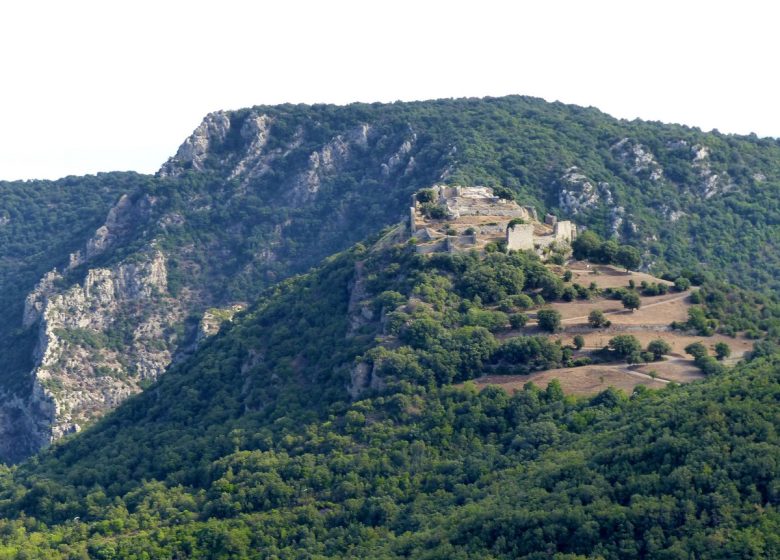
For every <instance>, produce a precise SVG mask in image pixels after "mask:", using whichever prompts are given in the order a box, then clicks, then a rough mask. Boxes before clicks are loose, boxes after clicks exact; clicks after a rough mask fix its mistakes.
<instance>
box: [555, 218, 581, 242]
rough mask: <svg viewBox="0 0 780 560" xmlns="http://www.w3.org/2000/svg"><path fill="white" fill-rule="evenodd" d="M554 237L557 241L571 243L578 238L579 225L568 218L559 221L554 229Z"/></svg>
mask: <svg viewBox="0 0 780 560" xmlns="http://www.w3.org/2000/svg"><path fill="white" fill-rule="evenodd" d="M553 237H555V240H556V241H566V242H567V243H571V242H572V241H574V240H575V239H576V238H577V226H576V225H574V223H573V222H570V221H568V220H564V221H562V222H557V223H556V224H555V227H554V229H553Z"/></svg>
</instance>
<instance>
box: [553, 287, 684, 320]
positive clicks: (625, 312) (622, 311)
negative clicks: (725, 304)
mask: <svg viewBox="0 0 780 560" xmlns="http://www.w3.org/2000/svg"><path fill="white" fill-rule="evenodd" d="M689 295H690V292H683V293H681V294H680V295H678V296H675V297H673V298H669V299H665V300H662V301H655V302H653V303H648V304H647V305H643V306H642V307H641V308H640V309H650V308H651V307H656V306H658V305H666V304H667V303H674V302H675V301H680V300H683V299H685V298H687V297H688V296H689ZM630 313H633V311H631V310H629V309H618V310H617V311H604V315H628V314H630ZM587 318H588V316H587V315H581V316H580V317H568V318H566V319H561V323H567V322H569V321H579V320H581V319H587Z"/></svg>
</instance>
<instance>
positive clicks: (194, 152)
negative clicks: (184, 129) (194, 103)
mask: <svg viewBox="0 0 780 560" xmlns="http://www.w3.org/2000/svg"><path fill="white" fill-rule="evenodd" d="M229 131H230V117H229V116H228V114H227V113H226V112H224V111H216V112H214V113H209V114H208V115H206V118H204V119H203V122H202V123H200V125H199V126H198V128H196V129H195V131H194V132H193V133H192V134H191V135H190V137H189V138H187V139H186V140H185V141H184V143H183V144H182V145H181V146H179V150H178V151H177V152H176V155H175V156H173V157H172V158H170V159H169V160H168V161H167V162H166V163H165V164H163V166H162V167H161V168H160V175H161V176H163V177H166V176H176V175H180V174H181V173H182V172H183V171H184V170H185V169H186V168H187V167H190V166H191V167H192V169H194V170H196V171H203V169H204V164H203V162H204V160H205V159H206V156H208V154H209V149H210V148H211V147H212V146H214V145H215V144H219V143H221V142H224V140H225V138H226V137H227V134H228V132H229Z"/></svg>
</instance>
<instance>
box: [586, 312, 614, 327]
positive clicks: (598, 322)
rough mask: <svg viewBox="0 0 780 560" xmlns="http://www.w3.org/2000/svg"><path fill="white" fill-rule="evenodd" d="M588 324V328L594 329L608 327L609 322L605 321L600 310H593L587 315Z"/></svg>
mask: <svg viewBox="0 0 780 560" xmlns="http://www.w3.org/2000/svg"><path fill="white" fill-rule="evenodd" d="M588 323H590V326H591V327H593V328H594V329H599V328H601V327H608V326H609V324H608V323H609V321H607V319H606V317H604V312H603V311H601V310H600V309H594V310H593V311H591V312H590V314H589V315H588Z"/></svg>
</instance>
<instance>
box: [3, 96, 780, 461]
mask: <svg viewBox="0 0 780 560" xmlns="http://www.w3.org/2000/svg"><path fill="white" fill-rule="evenodd" d="M778 156H780V147H778V145H777V142H775V141H774V140H768V139H758V138H752V137H736V136H724V135H721V134H717V133H712V134H705V133H701V132H700V131H698V130H695V129H690V128H686V127H681V126H673V125H663V124H657V123H644V122H625V121H618V120H615V119H613V118H611V117H609V116H607V115H605V114H603V113H601V112H599V111H598V110H595V109H583V108H579V107H574V106H567V105H562V104H558V103H553V104H550V103H546V102H544V101H542V100H538V99H532V98H526V97H519V96H514V97H506V98H498V99H459V100H439V101H428V102H416V103H393V104H371V105H367V104H353V105H348V106H343V107H338V106H330V105H315V106H302V105H281V106H258V107H253V108H251V109H244V110H239V111H233V112H216V113H212V114H210V115H208V116H207V117H206V119H204V121H203V123H202V124H201V125H200V126H199V127H198V128H197V129H196V130H195V132H194V133H193V135H192V136H191V137H189V138H188V139H187V140H186V141H185V142H184V144H182V147H181V148H180V149H179V151H178V153H177V154H176V155H175V156H173V157H172V158H171V159H170V160H169V161H168V162H167V163H165V164H164V165H163V166H162V168H161V170H160V173H159V174H158V176H157V177H139V176H132V177H135V179H134V180H133V181H135V182H133V181H131V182H129V183H127V184H126V185H124V188H123V189H120V190H121V191H123V194H125V195H126V196H124V197H122V198H119V197H118V194H119V193H118V192H116V191H111V196H109V197H108V198H109V199H111V198H113V199H114V201H117V200H118V202H117V204H116V205H115V207H114V210H113V212H112V213H111V214H108V215H107V217H106V218H105V222H104V223H103V225H102V226H101V227H97V226H100V225H101V223H100V220H97V219H95V218H92V220H93V221H91V222H90V221H81V220H78V221H76V220H74V219H72V218H69V217H68V216H69V215H70V214H68V213H67V212H64V213H63V214H62V216H63V218H62V219H63V220H68V224H67V225H64V223H63V225H62V227H61V228H60V230H61V231H64V232H66V233H67V232H74V235H75V237H74V238H72V241H68V242H67V243H66V244H65V245H67V246H65V245H62V246H61V245H59V244H58V243H52V244H49V245H46V247H47V252H46V255H47V256H46V258H45V259H41V260H35V267H36V268H35V269H34V275H38V276H39V279H40V281H39V282H38V285H37V287H36V288H35V289H34V290H33V291H32V292H31V293H29V295H28V297H27V298H26V299H27V303H28V305H27V311H28V312H27V313H26V314H25V321H24V322H22V321H20V320H19V319H20V317H19V315H20V313H21V309H22V306H23V305H24V303H25V294H24V290H30V289H31V288H32V286H31V285H30V284H31V283H32V284H34V283H35V282H34V280H29V281H27V280H25V281H22V280H21V277H19V278H20V279H18V280H17V276H15V274H16V273H15V272H14V270H15V269H14V268H9V269H8V270H9V279H8V281H9V283H10V284H11V285H17V286H20V288H19V292H7V293H5V294H4V297H5V295H7V296H8V297H12V298H13V302H11V303H9V305H10V306H11V308H14V309H17V310H19V311H17V312H16V313H10V314H9V315H8V318H7V320H6V322H5V323H4V324H3V325H2V328H0V348H7V349H9V350H8V353H7V356H8V358H7V359H5V360H4V363H3V369H2V372H0V374H1V375H0V380H2V387H0V389H2V393H3V394H4V395H5V398H4V399H3V402H4V405H3V406H2V407H0V435H2V437H1V438H0V455H2V456H3V457H4V458H5V459H8V460H19V459H21V458H23V457H25V456H27V455H29V454H30V453H31V452H33V451H34V450H36V449H38V448H39V447H41V446H44V445H46V444H47V443H48V441H49V440H50V439H52V438H55V439H56V438H57V437H60V436H61V435H62V434H65V433H69V432H71V431H75V430H78V429H80V428H81V427H83V426H84V425H87V424H89V423H90V422H91V421H92V420H94V419H95V418H97V417H99V416H101V415H102V414H104V413H105V412H106V411H107V410H110V409H111V408H113V407H114V406H116V404H117V403H118V402H120V401H122V400H123V399H125V398H127V396H129V395H131V394H134V393H137V392H138V391H140V390H141V389H142V388H143V387H145V386H148V385H149V384H151V383H153V382H154V380H155V379H156V378H157V377H158V376H159V375H160V374H161V373H162V372H163V371H165V369H166V367H167V366H168V365H169V364H170V363H171V362H172V361H175V360H177V359H183V358H184V357H185V356H186V355H188V354H189V353H191V352H192V351H193V349H194V348H195V346H196V343H197V340H198V323H199V320H200V319H201V318H202V317H203V314H204V312H205V311H206V310H207V309H209V308H220V307H225V306H229V305H233V304H237V303H251V302H252V301H254V299H255V298H256V297H258V296H259V294H260V293H261V292H262V291H263V290H264V289H265V288H267V287H268V286H271V285H273V284H274V283H275V282H278V281H280V280H283V279H284V278H287V277H289V276H290V275H293V274H296V273H301V272H304V271H305V270H307V269H308V268H309V267H311V266H313V265H316V264H317V263H318V262H320V261H321V260H322V259H323V258H325V257H326V256H327V255H329V254H332V253H334V252H336V251H339V250H343V249H345V248H346V247H348V246H349V245H351V244H352V243H355V242H357V241H358V240H360V239H362V238H364V237H365V236H367V235H370V234H372V233H375V232H377V231H378V230H379V229H381V228H382V227H385V226H388V225H390V224H393V223H397V222H398V221H399V220H401V219H402V218H403V217H404V216H405V215H406V214H407V213H408V205H409V197H410V195H411V194H412V193H413V192H415V191H417V190H419V189H420V188H424V187H427V186H430V185H431V184H433V183H435V182H445V183H450V184H455V183H460V184H486V185H489V186H493V187H495V188H496V189H497V190H498V191H499V192H502V193H503V194H504V195H505V196H510V197H515V198H516V199H517V200H518V202H520V203H521V204H523V205H532V206H534V207H535V208H536V209H537V211H538V212H539V213H540V215H544V213H545V212H546V211H548V210H552V211H554V212H555V213H556V214H558V215H559V216H561V217H562V218H571V219H573V220H574V221H575V222H576V223H578V224H579V225H580V227H584V228H590V229H592V230H594V231H597V232H598V233H600V234H601V235H602V236H604V237H607V238H609V237H614V238H616V239H618V240H619V241H620V242H621V243H629V244H632V245H635V246H637V247H638V248H640V249H641V251H642V253H643V254H642V260H643V263H644V266H645V267H648V268H649V269H651V270H653V271H654V272H655V273H657V274H659V275H660V274H664V273H668V274H670V277H672V278H674V277H677V276H678V275H679V274H680V273H681V272H685V273H686V275H687V276H689V277H694V276H697V277H698V276H702V275H703V276H707V275H710V276H712V277H714V278H713V279H725V280H728V281H730V282H734V283H736V284H738V285H740V286H743V287H746V288H750V289H757V290H762V291H769V290H771V289H773V288H776V287H777V286H778V283H777V280H776V279H777V276H778V271H779V270H780V261H779V260H778V247H777V244H778V239H780V231H779V229H780V226H779V225H778V224H780V220H779V219H778V214H779V213H780V211H779V209H778V204H779V203H778V199H780V196H778V191H779V190H780V189H779V187H778V185H780V183H779V181H780V177H779V176H778V163H777V162H778V161H780V157H778ZM68 181H70V182H72V183H76V184H78V185H81V186H79V187H78V188H81V189H88V188H90V187H89V185H90V184H91V183H90V181H94V180H93V179H91V178H85V179H78V178H76V179H69V180H68ZM91 205H92V203H90V205H88V207H89V206H91ZM102 211H105V209H102ZM58 219H59V218H58ZM58 223H59V222H58ZM77 223H78V225H75V224H77ZM28 226H29V227H30V228H31V229H30V231H31V232H37V231H44V230H45V229H44V225H41V226H37V225H36V224H35V223H33V222H29V223H28ZM28 226H25V227H28ZM45 227H49V226H48V224H46V226H45ZM51 231H53V230H51ZM37 239H38V240H39V241H40V242H43V240H44V239H45V237H44V236H39V237H38V238H37ZM65 239H70V238H69V237H68V236H67V235H63V236H60V237H58V239H57V241H58V242H63V243H64V240H65ZM54 253H56V254H54ZM71 253H74V254H75V258H71ZM54 266H56V267H57V269H58V270H57V273H56V274H51V275H48V274H47V275H44V272H45V271H46V270H48V269H51V268H53V267H54ZM31 274H32V272H31ZM25 278H26V277H25ZM22 286H25V287H24V288H21V287H22ZM10 349H13V350H10ZM12 356H13V357H12ZM31 371H32V375H31V374H30V372H31Z"/></svg>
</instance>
